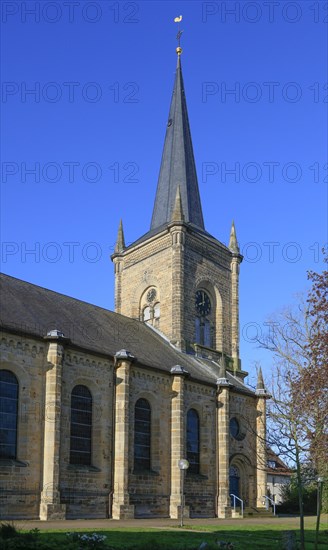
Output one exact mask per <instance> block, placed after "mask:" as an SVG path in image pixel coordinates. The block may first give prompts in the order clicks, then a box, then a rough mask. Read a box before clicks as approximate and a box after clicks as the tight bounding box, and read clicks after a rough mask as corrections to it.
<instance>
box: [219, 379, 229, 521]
mask: <svg viewBox="0 0 328 550" xmlns="http://www.w3.org/2000/svg"><path fill="white" fill-rule="evenodd" d="M217 387H218V390H217V441H218V449H217V452H218V490H217V494H218V496H217V499H218V500H217V503H218V507H217V510H218V518H228V517H231V499H230V491H229V455H230V449H229V439H230V438H229V401H230V395H229V393H230V390H229V382H228V380H227V379H226V378H225V377H224V376H222V377H220V378H219V379H218V381H217Z"/></svg>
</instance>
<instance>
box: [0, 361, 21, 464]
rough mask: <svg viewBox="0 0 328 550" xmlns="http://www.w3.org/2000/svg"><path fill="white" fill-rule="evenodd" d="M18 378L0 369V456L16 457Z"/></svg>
mask: <svg viewBox="0 0 328 550" xmlns="http://www.w3.org/2000/svg"><path fill="white" fill-rule="evenodd" d="M17 420H18V380H17V378H16V376H15V375H14V373H12V372H11V371H9V370H0V458H12V459H15V458H17Z"/></svg>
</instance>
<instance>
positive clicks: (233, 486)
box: [229, 466, 240, 506]
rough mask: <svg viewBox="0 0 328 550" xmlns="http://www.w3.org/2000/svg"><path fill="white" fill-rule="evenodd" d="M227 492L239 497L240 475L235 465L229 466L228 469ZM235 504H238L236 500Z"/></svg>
mask: <svg viewBox="0 0 328 550" xmlns="http://www.w3.org/2000/svg"><path fill="white" fill-rule="evenodd" d="M229 493H230V495H231V494H232V495H235V496H236V497H238V498H240V494H239V493H240V475H239V470H238V468H236V466H231V467H230V469H229ZM233 501H234V499H233V497H231V506H233ZM236 505H238V506H239V504H238V501H237V502H236Z"/></svg>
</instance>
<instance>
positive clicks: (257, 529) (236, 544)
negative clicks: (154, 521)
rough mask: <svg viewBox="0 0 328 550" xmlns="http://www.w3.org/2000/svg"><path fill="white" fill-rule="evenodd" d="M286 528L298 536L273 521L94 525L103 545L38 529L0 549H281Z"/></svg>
mask: <svg viewBox="0 0 328 550" xmlns="http://www.w3.org/2000/svg"><path fill="white" fill-rule="evenodd" d="M327 527H328V526H327V523H325V522H323V523H322V524H321V529H320V534H319V546H318V548H319V550H326V549H327V548H328V529H327ZM314 529H315V520H310V521H307V524H306V549H307V550H311V549H313V548H314V537H315V531H314ZM286 531H294V532H295V533H296V538H297V540H299V532H298V531H297V530H295V523H291V524H290V525H289V524H288V523H287V524H286V523H283V524H282V523H279V519H277V522H276V523H274V524H270V525H261V524H259V523H258V524H256V523H255V522H254V524H247V525H246V524H245V525H238V526H237V525H236V526H234V524H233V522H232V523H231V524H229V525H222V526H219V525H206V522H205V521H204V524H203V525H195V524H194V525H192V526H191V525H189V526H188V522H187V523H186V525H185V527H184V528H182V529H181V528H179V527H176V528H171V529H167V530H166V529H155V528H137V527H136V528H135V527H134V528H122V527H113V528H111V529H108V527H106V528H105V529H97V531H96V532H97V533H98V534H102V535H106V537H107V538H106V543H105V544H104V545H102V544H97V543H95V545H94V546H93V545H92V544H87V543H86V544H82V545H81V543H79V542H74V541H72V539H71V537H68V536H67V535H66V531H54V530H51V531H50V530H49V531H45V530H41V531H40V532H39V533H38V534H37V535H36V536H35V538H34V539H33V541H32V540H27V539H25V540H21V537H24V536H26V535H20V536H18V537H17V538H16V537H14V538H13V539H10V540H8V539H6V540H1V538H0V548H1V550H2V549H3V550H16V548H17V549H18V550H25V549H27V550H30V549H31V550H34V549H35V550H38V549H39V548H40V550H41V549H42V550H55V549H56V550H59V549H64V550H75V549H76V550H78V549H79V548H81V549H82V548H83V549H91V548H99V550H100V548H107V549H109V548H110V549H113V550H197V549H198V548H199V546H200V544H201V543H202V542H207V543H208V545H209V546H208V547H207V549H206V550H212V549H217V548H218V544H217V541H222V542H231V543H232V544H233V548H234V549H236V550H262V549H263V550H264V549H265V550H283V548H284V547H285V544H284V542H285V540H286ZM93 532H94V530H90V529H89V530H86V529H84V530H78V529H76V531H75V533H78V534H82V533H87V534H90V533H93Z"/></svg>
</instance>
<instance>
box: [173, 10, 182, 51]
mask: <svg viewBox="0 0 328 550" xmlns="http://www.w3.org/2000/svg"><path fill="white" fill-rule="evenodd" d="M181 21H182V15H179V17H175V19H174V23H178V34H177V41H178V47H177V49H176V52H177V54H178V55H181V54H182V48H181V46H180V40H181V36H182V33H183V31H181V30H180V23H181Z"/></svg>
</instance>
